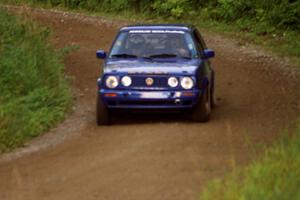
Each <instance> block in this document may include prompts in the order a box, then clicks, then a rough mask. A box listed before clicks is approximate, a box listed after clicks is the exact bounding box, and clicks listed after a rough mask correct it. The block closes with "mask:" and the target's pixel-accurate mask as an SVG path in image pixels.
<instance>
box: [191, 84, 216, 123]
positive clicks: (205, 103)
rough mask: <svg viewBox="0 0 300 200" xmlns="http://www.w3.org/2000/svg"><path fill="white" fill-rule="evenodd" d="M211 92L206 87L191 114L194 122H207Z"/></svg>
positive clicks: (209, 112)
mask: <svg viewBox="0 0 300 200" xmlns="http://www.w3.org/2000/svg"><path fill="white" fill-rule="evenodd" d="M211 102H212V101H211V90H210V89H209V87H208V86H207V88H206V90H205V93H204V94H202V95H201V97H200V100H199V103H198V105H197V106H196V108H195V110H194V112H193V121H194V122H207V121H209V119H210V114H211Z"/></svg>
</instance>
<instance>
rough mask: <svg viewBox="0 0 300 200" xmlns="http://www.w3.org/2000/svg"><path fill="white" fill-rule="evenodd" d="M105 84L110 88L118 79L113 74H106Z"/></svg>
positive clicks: (114, 86)
mask: <svg viewBox="0 0 300 200" xmlns="http://www.w3.org/2000/svg"><path fill="white" fill-rule="evenodd" d="M105 83H106V86H107V87H108V88H110V89H113V88H116V87H117V86H118V85H119V81H118V79H117V77H115V76H108V77H107V78H106V81H105Z"/></svg>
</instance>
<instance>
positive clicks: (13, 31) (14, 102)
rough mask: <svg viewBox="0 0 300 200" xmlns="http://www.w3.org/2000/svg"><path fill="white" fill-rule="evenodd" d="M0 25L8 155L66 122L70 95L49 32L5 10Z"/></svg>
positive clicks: (2, 135)
mask: <svg viewBox="0 0 300 200" xmlns="http://www.w3.org/2000/svg"><path fill="white" fill-rule="evenodd" d="M0 21H1V23H0V55H1V56H0V74H1V76H0V91H1V94H0V152H7V151H10V150H12V149H13V148H16V147H20V146H22V145H24V143H25V142H26V141H27V140H28V139H30V138H32V137H34V136H37V135H40V134H41V133H43V132H45V131H46V130H48V129H49V128H50V127H52V126H53V125H54V124H56V123H57V122H58V121H60V120H62V119H63V118H64V115H65V113H66V112H67V111H68V108H69V105H70V102H71V93H70V90H69V86H68V83H67V81H66V77H65V75H64V66H63V64H62V58H63V52H57V51H55V50H54V49H53V48H52V47H51V46H50V45H49V44H48V43H47V38H48V36H49V34H50V32H49V30H48V29H47V28H44V27H40V26H37V25H36V24H34V23H32V22H29V21H26V20H23V19H20V18H16V17H14V16H12V15H9V14H8V13H7V12H5V11H4V10H2V9H0Z"/></svg>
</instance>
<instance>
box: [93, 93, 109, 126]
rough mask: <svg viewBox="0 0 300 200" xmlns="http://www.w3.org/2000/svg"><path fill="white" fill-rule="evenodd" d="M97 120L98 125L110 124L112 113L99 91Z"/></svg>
mask: <svg viewBox="0 0 300 200" xmlns="http://www.w3.org/2000/svg"><path fill="white" fill-rule="evenodd" d="M96 121H97V124H98V126H100V125H108V124H110V114H109V111H108V109H107V108H106V107H105V105H104V103H103V101H102V99H101V96H100V94H99V92H98V93H97V105H96Z"/></svg>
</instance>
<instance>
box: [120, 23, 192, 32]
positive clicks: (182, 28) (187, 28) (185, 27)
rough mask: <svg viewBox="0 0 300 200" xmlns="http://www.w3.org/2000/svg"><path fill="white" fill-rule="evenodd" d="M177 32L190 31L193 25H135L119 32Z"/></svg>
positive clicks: (123, 28)
mask: <svg viewBox="0 0 300 200" xmlns="http://www.w3.org/2000/svg"><path fill="white" fill-rule="evenodd" d="M161 29H163V30H177V31H192V30H193V29H194V26H193V25H188V24H136V25H129V26H125V27H122V28H121V29H120V31H130V30H161Z"/></svg>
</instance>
